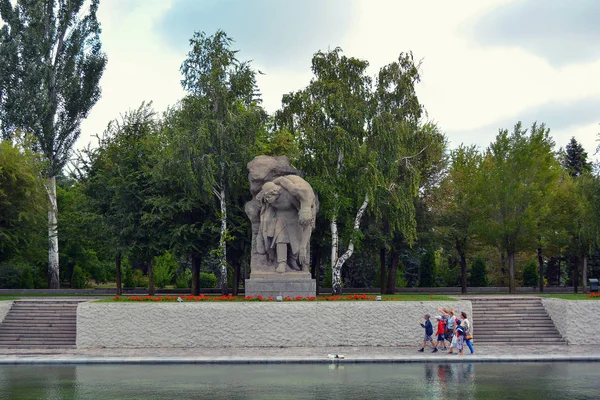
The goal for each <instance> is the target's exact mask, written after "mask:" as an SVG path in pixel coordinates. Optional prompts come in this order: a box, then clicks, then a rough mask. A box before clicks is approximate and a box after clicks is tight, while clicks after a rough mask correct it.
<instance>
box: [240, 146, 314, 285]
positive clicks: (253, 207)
mask: <svg viewBox="0 0 600 400" xmlns="http://www.w3.org/2000/svg"><path fill="white" fill-rule="evenodd" d="M248 172H249V175H248V178H249V180H250V191H251V192H252V194H253V199H252V201H250V202H248V203H247V204H246V213H247V214H248V217H249V218H250V221H251V223H252V259H251V270H252V275H253V276H260V275H262V274H269V273H273V272H278V273H284V272H293V271H304V272H307V271H308V266H309V265H308V264H309V258H310V257H309V256H310V236H311V233H312V230H313V229H314V227H315V218H316V214H317V210H318V205H317V200H316V197H315V194H314V192H313V190H312V187H311V186H310V184H309V183H308V182H306V181H305V180H304V179H302V178H301V177H300V176H299V175H300V171H298V170H296V169H294V168H292V167H291V166H290V164H289V159H288V158H287V157H285V156H281V157H268V156H258V157H256V158H254V160H252V161H251V162H249V163H248Z"/></svg>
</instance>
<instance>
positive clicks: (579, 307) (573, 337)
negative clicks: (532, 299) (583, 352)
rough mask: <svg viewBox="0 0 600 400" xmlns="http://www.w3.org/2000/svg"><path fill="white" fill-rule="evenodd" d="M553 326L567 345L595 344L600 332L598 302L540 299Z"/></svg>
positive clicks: (599, 306) (599, 308)
mask: <svg viewBox="0 0 600 400" xmlns="http://www.w3.org/2000/svg"><path fill="white" fill-rule="evenodd" d="M542 304H543V305H544V307H545V308H546V311H548V315H550V318H552V321H554V325H556V328H557V329H558V331H559V332H560V334H561V335H562V336H563V337H564V338H565V339H566V340H567V343H568V344H573V345H582V344H596V343H597V342H598V339H597V336H598V332H600V318H599V317H598V316H599V315H600V301H597V300H580V301H577V300H561V299H542Z"/></svg>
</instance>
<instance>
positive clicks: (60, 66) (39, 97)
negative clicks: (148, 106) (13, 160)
mask: <svg viewBox="0 0 600 400" xmlns="http://www.w3.org/2000/svg"><path fill="white" fill-rule="evenodd" d="M98 4H99V0H88V1H86V0H47V1H31V0H19V1H16V2H15V1H11V0H0V17H1V18H2V20H3V21H4V24H3V25H2V28H1V29H0V123H1V129H2V134H3V136H4V137H5V138H8V137H10V136H11V135H12V134H13V133H14V132H15V131H17V130H23V131H25V132H30V133H32V134H33V135H35V137H36V138H37V142H36V145H35V150H37V151H40V152H41V153H42V154H43V155H44V156H45V157H46V159H47V171H46V176H47V188H46V190H47V194H48V244H49V246H48V286H49V287H50V288H52V289H56V288H58V287H59V286H60V282H59V281H60V279H59V260H58V228H57V214H58V207H57V202H56V176H57V175H58V173H59V172H60V171H61V169H62V168H63V167H64V166H65V164H66V163H67V162H68V161H69V156H70V152H71V148H72V146H73V144H74V143H75V141H76V140H77V138H78V137H79V134H80V125H81V121H82V120H83V119H84V118H85V117H87V115H88V113H89V111H90V110H91V108H92V107H93V106H94V104H96V102H97V101H98V99H99V98H100V86H99V82H100V78H101V76H102V73H103V71H104V68H105V66H106V56H105V55H104V53H102V47H101V43H100V25H99V23H98V20H97V18H96V12H97V10H98Z"/></svg>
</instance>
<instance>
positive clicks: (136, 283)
mask: <svg viewBox="0 0 600 400" xmlns="http://www.w3.org/2000/svg"><path fill="white" fill-rule="evenodd" d="M132 279H133V286H132V287H136V288H147V287H148V277H147V276H146V275H144V273H143V272H142V270H141V269H136V270H135V271H133V278H132Z"/></svg>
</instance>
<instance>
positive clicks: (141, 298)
mask: <svg viewBox="0 0 600 400" xmlns="http://www.w3.org/2000/svg"><path fill="white" fill-rule="evenodd" d="M428 298H429V299H433V298H434V297H433V296H429V297H428ZM180 299H181V300H180ZM281 300H282V301H316V300H320V301H375V300H377V296H376V295H366V294H350V295H336V296H319V297H318V298H317V297H316V296H307V297H303V296H296V297H294V298H291V297H290V296H286V297H283V298H282V299H281ZM381 300H382V301H389V300H396V301H398V300H415V297H412V298H407V297H406V296H403V297H402V298H401V297H400V296H395V297H382V298H381ZM113 301H150V302H161V301H162V302H177V301H180V302H198V301H208V302H215V301H277V299H276V298H274V297H271V296H268V297H263V296H256V297H253V296H245V297H243V296H232V295H227V296H206V295H204V294H201V295H200V296H191V295H184V296H115V297H113Z"/></svg>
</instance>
